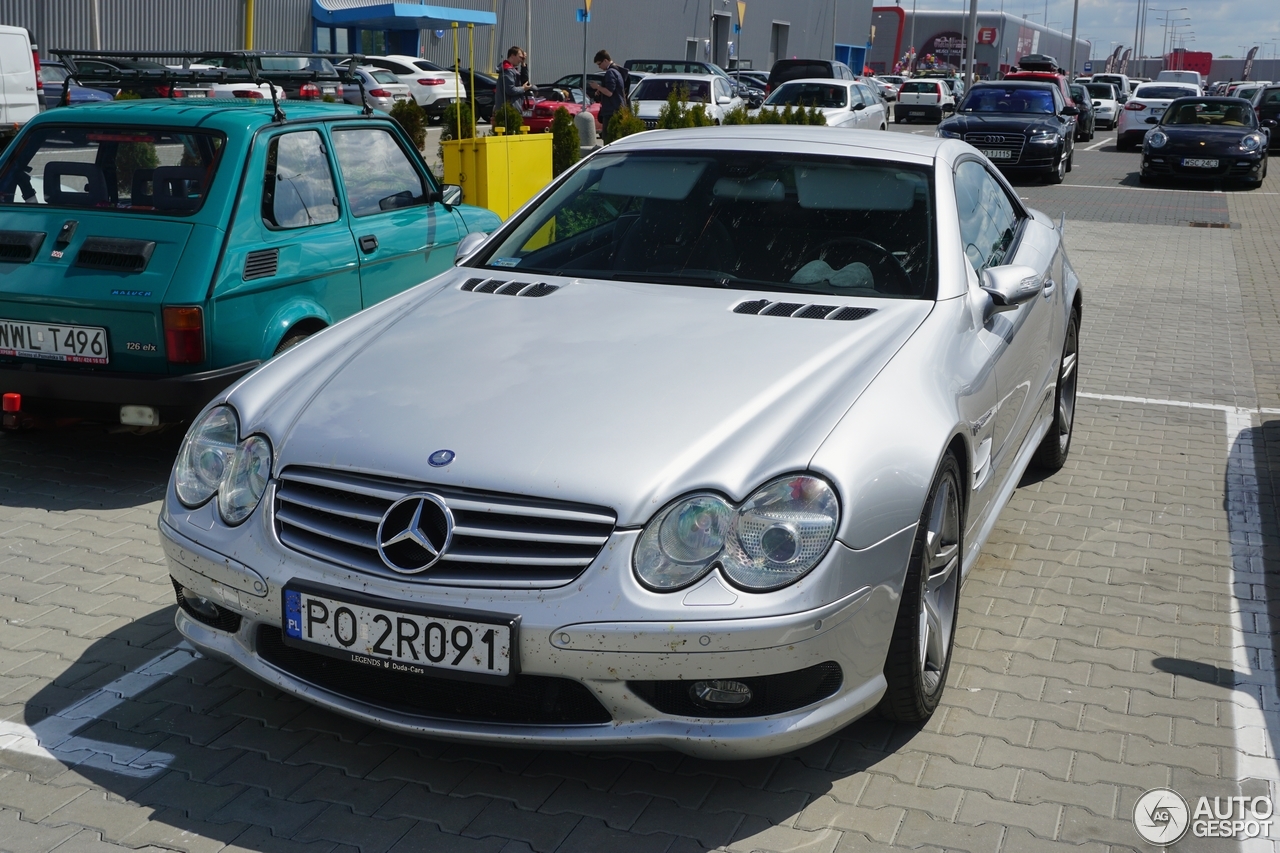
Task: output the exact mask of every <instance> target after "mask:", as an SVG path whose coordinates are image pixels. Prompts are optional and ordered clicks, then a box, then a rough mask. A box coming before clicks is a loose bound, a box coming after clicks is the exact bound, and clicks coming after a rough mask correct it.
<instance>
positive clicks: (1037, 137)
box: [1030, 130, 1058, 145]
mask: <svg viewBox="0 0 1280 853" xmlns="http://www.w3.org/2000/svg"><path fill="white" fill-rule="evenodd" d="M1057 141H1058V134H1056V133H1054V132H1053V131H1052V130H1037V131H1036V132H1035V133H1033V134H1031V139H1030V142H1031V144H1032V145H1052V144H1053V143H1055V142H1057Z"/></svg>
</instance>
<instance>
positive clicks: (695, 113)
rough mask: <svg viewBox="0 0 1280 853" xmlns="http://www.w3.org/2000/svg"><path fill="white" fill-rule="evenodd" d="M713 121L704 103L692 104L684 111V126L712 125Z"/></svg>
mask: <svg viewBox="0 0 1280 853" xmlns="http://www.w3.org/2000/svg"><path fill="white" fill-rule="evenodd" d="M715 123H716V121H715V119H713V118H712V117H711V116H709V115H708V114H707V105H706V104H694V105H693V106H692V107H689V108H688V109H687V110H686V111H685V124H684V126H685V127H713V126H715Z"/></svg>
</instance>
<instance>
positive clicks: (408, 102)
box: [391, 98, 427, 151]
mask: <svg viewBox="0 0 1280 853" xmlns="http://www.w3.org/2000/svg"><path fill="white" fill-rule="evenodd" d="M391 117H392V118H393V119H395V120H396V122H397V123H399V125H400V127H402V128H404V132H405V135H407V136H408V137H409V138H410V139H412V140H413V144H414V145H415V146H417V148H418V150H419V151H421V150H422V146H423V145H426V144H427V117H426V114H425V113H423V111H422V107H420V106H418V103H417V102H416V101H415V100H414V99H413V98H406V99H405V100H403V101H398V102H396V104H395V106H393V107H392V108H391Z"/></svg>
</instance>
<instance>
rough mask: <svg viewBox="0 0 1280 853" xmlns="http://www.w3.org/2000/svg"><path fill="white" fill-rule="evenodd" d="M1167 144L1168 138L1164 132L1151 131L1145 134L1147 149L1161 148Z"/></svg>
mask: <svg viewBox="0 0 1280 853" xmlns="http://www.w3.org/2000/svg"><path fill="white" fill-rule="evenodd" d="M1168 144H1169V136H1168V134H1166V133H1165V132H1164V131H1161V130H1153V131H1151V132H1150V133H1148V134H1147V147H1148V148H1163V147H1165V146H1166V145H1168Z"/></svg>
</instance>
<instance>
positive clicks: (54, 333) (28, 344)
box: [0, 320, 111, 364]
mask: <svg viewBox="0 0 1280 853" xmlns="http://www.w3.org/2000/svg"><path fill="white" fill-rule="evenodd" d="M0 355H16V356H21V357H23V358H43V359H46V360H47V361H67V362H74V363H76V364H107V363H108V362H109V361H110V360H111V355H110V353H108V352H107V330H106V329H100V328H98V327H96V326H62V325H53V324H50V323H29V322H26V321H25V320H0Z"/></svg>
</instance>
